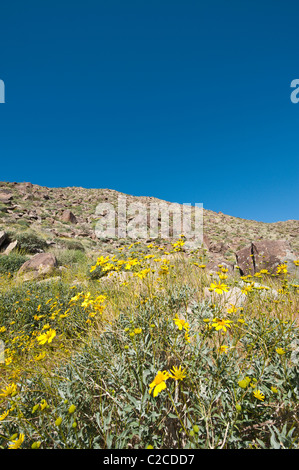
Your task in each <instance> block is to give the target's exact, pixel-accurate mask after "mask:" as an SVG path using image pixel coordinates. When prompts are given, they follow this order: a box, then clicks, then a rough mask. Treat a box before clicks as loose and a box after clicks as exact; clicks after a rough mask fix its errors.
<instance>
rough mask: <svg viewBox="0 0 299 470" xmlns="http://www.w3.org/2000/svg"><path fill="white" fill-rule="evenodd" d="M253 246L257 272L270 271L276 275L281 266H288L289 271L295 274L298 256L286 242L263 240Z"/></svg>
mask: <svg viewBox="0 0 299 470" xmlns="http://www.w3.org/2000/svg"><path fill="white" fill-rule="evenodd" d="M252 245H253V251H254V253H253V254H254V263H255V272H259V271H260V270H261V269H268V271H269V272H271V273H275V272H276V268H277V266H278V265H279V264H287V266H288V271H289V272H295V270H296V266H295V264H294V261H295V260H296V259H297V256H296V255H295V253H294V252H293V251H292V248H291V246H290V244H289V243H288V242H287V241H286V240H262V241H258V242H254V243H253V244H252Z"/></svg>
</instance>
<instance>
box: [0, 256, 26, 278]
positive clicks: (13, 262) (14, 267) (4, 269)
mask: <svg viewBox="0 0 299 470" xmlns="http://www.w3.org/2000/svg"><path fill="white" fill-rule="evenodd" d="M25 261H27V256H24V255H21V254H19V253H10V254H9V255H2V256H1V257H0V274H6V273H15V272H16V271H18V270H19V269H20V267H21V266H22V264H24V263H25Z"/></svg>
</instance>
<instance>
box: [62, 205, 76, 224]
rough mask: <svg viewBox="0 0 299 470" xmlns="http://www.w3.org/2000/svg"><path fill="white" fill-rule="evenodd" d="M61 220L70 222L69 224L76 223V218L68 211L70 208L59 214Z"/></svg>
mask: <svg viewBox="0 0 299 470" xmlns="http://www.w3.org/2000/svg"><path fill="white" fill-rule="evenodd" d="M61 220H62V221H63V222H70V223H71V224H76V223H77V219H76V217H75V216H74V214H73V213H72V212H71V211H70V210H68V209H67V210H65V211H63V214H62V216H61Z"/></svg>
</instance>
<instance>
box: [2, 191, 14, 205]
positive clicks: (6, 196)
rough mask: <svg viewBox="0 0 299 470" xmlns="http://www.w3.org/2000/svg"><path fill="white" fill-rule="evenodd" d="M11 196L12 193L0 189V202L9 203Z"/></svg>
mask: <svg viewBox="0 0 299 470" xmlns="http://www.w3.org/2000/svg"><path fill="white" fill-rule="evenodd" d="M12 198H13V194H12V193H9V192H8V191H5V190H3V191H0V202H2V204H10V202H11V200H12Z"/></svg>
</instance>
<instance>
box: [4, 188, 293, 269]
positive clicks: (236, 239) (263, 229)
mask: <svg viewBox="0 0 299 470" xmlns="http://www.w3.org/2000/svg"><path fill="white" fill-rule="evenodd" d="M120 194H121V193H119V192H117V191H114V190H110V189H87V188H81V187H79V188H78V187H66V188H47V187H43V186H39V185H34V184H31V183H15V182H0V232H1V231H4V232H5V233H7V234H8V235H7V237H6V240H5V241H4V239H3V241H2V245H1V246H0V251H1V252H2V254H3V253H6V254H7V253H8V252H9V251H11V250H13V249H17V245H18V243H17V239H18V238H20V236H23V235H24V234H26V233H28V232H30V233H35V234H36V235H37V236H38V237H39V239H41V240H43V242H44V246H45V247H47V246H48V247H50V246H57V247H60V246H64V247H65V246H68V247H69V248H70V247H72V248H76V247H77V248H79V249H81V248H82V249H84V250H87V251H94V250H95V251H98V250H99V249H100V247H101V246H102V245H103V244H104V243H105V244H106V247H107V243H108V244H110V245H112V246H113V247H117V246H119V242H120V241H119V240H117V239H115V240H98V239H97V237H96V234H95V230H94V229H95V225H96V221H97V219H98V216H97V215H96V206H97V205H98V204H99V203H100V202H110V203H113V204H114V205H116V204H117V200H118V196H119V195H120ZM126 197H127V202H128V203H131V202H137V201H140V202H143V203H145V204H147V205H149V204H150V203H151V202H161V201H159V200H158V199H155V198H152V197H135V196H130V195H126ZM163 202H166V201H163ZM168 204H170V203H168ZM203 214H204V215H203V218H204V243H205V247H206V249H207V250H208V253H209V257H210V259H211V260H214V261H216V262H217V261H219V260H226V261H227V262H229V263H232V264H234V263H236V256H235V253H236V252H237V251H238V250H241V249H242V248H244V247H246V246H249V245H250V244H251V243H252V242H258V241H260V240H286V241H287V242H288V243H289V244H290V247H291V249H292V250H293V252H294V253H295V256H297V255H298V253H299V221H298V220H288V221H286V222H276V223H262V222H256V221H254V220H246V219H241V218H237V217H232V216H229V215H226V214H222V213H221V212H218V213H217V212H213V211H211V210H207V209H204V211H203ZM38 251H43V246H41V248H40V250H37V252H38Z"/></svg>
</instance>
